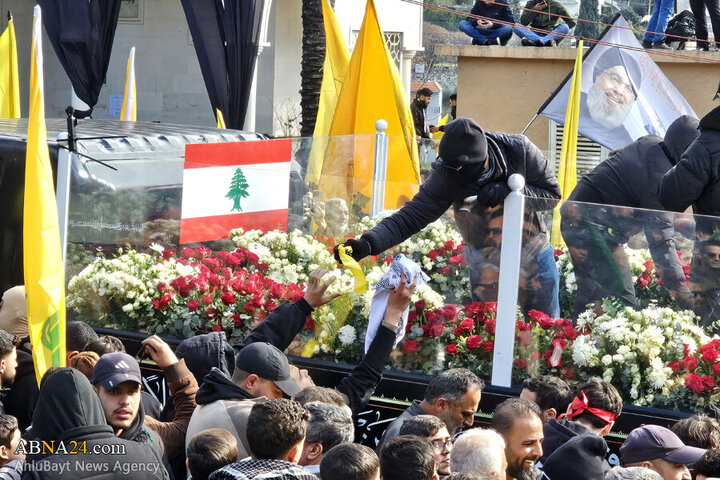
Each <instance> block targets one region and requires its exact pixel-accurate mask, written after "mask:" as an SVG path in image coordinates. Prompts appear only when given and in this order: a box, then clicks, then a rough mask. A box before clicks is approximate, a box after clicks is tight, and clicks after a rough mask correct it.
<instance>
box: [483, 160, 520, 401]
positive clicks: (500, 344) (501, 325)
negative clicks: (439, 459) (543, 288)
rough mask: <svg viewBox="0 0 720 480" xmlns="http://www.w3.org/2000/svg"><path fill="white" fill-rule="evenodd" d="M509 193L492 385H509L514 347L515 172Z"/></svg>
mask: <svg viewBox="0 0 720 480" xmlns="http://www.w3.org/2000/svg"><path fill="white" fill-rule="evenodd" d="M507 183H508V186H509V187H510V190H511V192H510V194H509V195H508V196H507V198H506V199H505V204H504V208H503V211H504V213H503V227H502V243H501V247H500V279H499V280H498V282H499V284H500V288H499V289H498V304H497V319H496V326H495V351H494V352H493V368H492V379H491V382H492V384H493V385H497V386H501V387H509V386H510V383H511V381H512V366H513V356H514V349H515V321H516V313H515V312H516V311H517V299H518V284H519V277H520V260H521V254H522V231H523V217H524V213H525V197H524V196H523V194H522V190H523V188H524V187H525V179H524V178H523V177H522V175H519V174H517V173H515V174H513V175H511V176H510V178H509V179H508V182H507Z"/></svg>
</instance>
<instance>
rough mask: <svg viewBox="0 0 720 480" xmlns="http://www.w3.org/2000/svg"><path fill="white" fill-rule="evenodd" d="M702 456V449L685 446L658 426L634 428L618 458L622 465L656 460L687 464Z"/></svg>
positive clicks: (665, 429)
mask: <svg viewBox="0 0 720 480" xmlns="http://www.w3.org/2000/svg"><path fill="white" fill-rule="evenodd" d="M704 454H705V450H704V449H702V448H695V447H689V446H687V445H685V444H684V443H683V442H682V440H680V438H679V437H678V436H677V435H675V434H674V433H673V432H672V431H671V430H668V429H667V428H665V427H661V426H659V425H643V426H642V427H639V428H636V429H635V430H633V431H632V432H630V435H628V437H627V440H625V443H624V444H623V446H622V447H620V457H621V458H622V461H623V463H624V464H629V463H637V462H642V461H645V460H655V459H658V458H659V459H662V460H667V461H668V462H673V463H682V464H688V463H692V462H695V461H697V460H700V457H702V456H703V455H704Z"/></svg>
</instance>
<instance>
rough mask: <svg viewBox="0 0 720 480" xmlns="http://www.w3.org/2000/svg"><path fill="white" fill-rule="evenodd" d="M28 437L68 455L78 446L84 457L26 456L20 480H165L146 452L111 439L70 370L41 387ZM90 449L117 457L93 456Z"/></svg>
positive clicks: (86, 385) (92, 398)
mask: <svg viewBox="0 0 720 480" xmlns="http://www.w3.org/2000/svg"><path fill="white" fill-rule="evenodd" d="M32 434H33V438H34V439H38V440H42V441H45V442H50V441H55V442H60V441H62V442H65V446H66V447H67V448H68V449H70V448H71V447H73V446H80V445H82V446H83V447H84V448H86V449H87V453H85V454H77V455H71V454H69V453H68V454H65V453H55V454H52V455H47V456H44V457H39V456H32V455H29V456H28V457H27V463H28V465H26V471H25V473H24V474H23V477H22V478H23V479H43V480H46V479H47V480H49V479H60V478H62V479H63V480H65V479H71V480H74V479H101V480H114V479H125V478H128V476H130V475H132V477H133V479H134V480H145V479H147V480H157V479H167V478H168V474H167V472H166V470H165V468H164V467H163V465H162V462H161V461H160V457H159V456H158V455H157V453H156V452H155V450H154V449H153V448H152V447H150V446H149V445H147V444H145V443H137V442H133V441H129V440H125V439H122V438H116V437H115V435H114V434H113V429H112V427H110V426H109V425H108V424H107V423H106V421H105V413H104V411H103V408H102V405H101V404H100V399H99V398H98V396H97V394H96V393H95V391H94V390H93V387H92V385H90V382H89V381H88V379H87V378H86V377H85V376H84V375H83V374H82V373H81V372H80V371H78V370H75V369H72V368H64V369H62V370H59V371H57V372H55V373H53V374H52V375H50V377H48V378H47V379H46V380H45V382H44V383H43V386H42V389H41V390H40V396H39V398H38V403H37V406H36V408H35V413H34V415H33V428H32ZM69 442H76V443H72V444H71V443H69ZM95 448H103V449H104V451H105V452H107V449H115V450H117V451H118V452H122V453H121V454H107V453H106V454H95V453H94V452H93V449H95ZM132 467H135V469H134V470H133V469H132Z"/></svg>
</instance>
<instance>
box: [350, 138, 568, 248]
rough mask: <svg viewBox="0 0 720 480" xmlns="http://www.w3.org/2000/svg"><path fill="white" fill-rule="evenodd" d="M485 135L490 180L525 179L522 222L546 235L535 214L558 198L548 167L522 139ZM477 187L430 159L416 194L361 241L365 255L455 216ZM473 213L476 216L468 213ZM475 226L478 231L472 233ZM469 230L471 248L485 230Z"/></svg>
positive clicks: (465, 233)
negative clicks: (366, 250) (450, 210)
mask: <svg viewBox="0 0 720 480" xmlns="http://www.w3.org/2000/svg"><path fill="white" fill-rule="evenodd" d="M485 136H486V137H487V139H488V151H489V152H490V155H491V160H493V162H494V168H495V173H494V176H493V178H492V181H499V182H506V181H507V179H508V177H509V176H510V175H512V174H513V173H519V174H520V175H522V176H523V177H525V188H524V190H523V194H524V195H525V196H526V197H527V199H526V204H525V208H526V211H528V210H529V211H531V212H532V213H531V214H530V216H529V217H530V218H529V219H528V220H529V222H530V223H532V224H533V225H534V231H535V235H536V236H538V237H542V236H544V237H546V235H545V234H546V231H547V230H546V228H545V224H544V223H543V222H542V220H541V219H540V217H539V216H538V215H537V213H536V211H538V210H549V209H552V208H553V207H554V206H555V204H556V203H557V200H558V199H559V198H560V185H559V184H558V181H557V178H555V174H554V172H553V166H552V164H551V163H550V162H549V161H548V160H547V158H545V156H544V155H543V154H542V153H541V152H540V150H538V148H537V147H536V146H535V145H534V144H533V143H532V142H531V141H530V140H528V138H527V137H526V136H525V135H517V134H508V133H500V132H486V133H485ZM483 186H484V184H478V183H477V179H476V178H467V176H463V173H462V170H461V171H460V174H458V173H455V172H454V171H452V170H450V171H448V170H447V169H445V168H444V167H443V164H442V162H441V161H436V162H435V163H434V164H433V170H432V172H431V174H430V177H429V178H428V179H427V181H426V182H425V183H423V184H422V185H420V191H419V192H418V193H417V195H415V196H414V197H413V199H412V200H411V201H409V202H408V203H406V204H405V206H403V207H402V208H401V209H400V210H399V211H397V212H395V213H394V214H393V215H391V216H389V217H387V218H385V219H383V221H381V222H380V223H379V224H377V225H376V226H375V227H373V228H372V229H371V230H368V231H367V232H365V233H364V234H363V236H362V237H361V238H362V239H363V240H366V241H367V242H368V243H369V244H370V254H371V255H379V254H380V253H382V252H383V251H384V250H386V249H388V248H390V247H392V246H394V245H397V244H398V243H400V242H402V241H404V240H406V239H407V238H409V237H411V236H412V235H414V234H416V233H417V232H419V231H420V230H422V229H423V228H425V226H427V225H428V224H429V223H431V222H433V221H435V220H437V219H438V218H440V216H441V215H442V214H443V213H445V211H446V210H447V209H448V208H449V207H450V206H451V205H452V206H454V208H455V210H456V213H457V211H458V210H459V209H460V208H461V207H462V206H463V199H465V198H466V197H469V196H472V195H477V193H478V189H482V188H483ZM473 213H478V214H479V213H481V212H479V211H478V212H476V211H475V210H473ZM456 218H457V215H456ZM475 227H477V228H479V229H480V231H478V232H476V233H472V228H475ZM475 227H468V228H463V227H461V228H460V230H461V233H463V237H464V240H465V242H466V243H469V244H473V245H474V244H475V243H476V241H477V239H478V238H480V239H482V238H485V237H486V236H487V235H486V234H485V232H483V231H482V229H484V228H487V222H486V221H482V222H477V223H476V225H475ZM468 237H471V238H468ZM541 243H542V244H543V245H546V244H547V239H546V238H543V239H542V242H541Z"/></svg>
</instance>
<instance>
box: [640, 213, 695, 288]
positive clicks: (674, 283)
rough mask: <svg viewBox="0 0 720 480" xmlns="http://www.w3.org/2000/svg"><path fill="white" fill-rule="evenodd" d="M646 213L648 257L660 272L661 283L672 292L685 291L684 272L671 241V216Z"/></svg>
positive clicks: (673, 231)
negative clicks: (647, 216)
mask: <svg viewBox="0 0 720 480" xmlns="http://www.w3.org/2000/svg"><path fill="white" fill-rule="evenodd" d="M647 213H648V214H649V218H647V221H646V222H644V224H645V238H647V242H648V248H649V249H650V255H651V256H652V259H653V261H654V262H655V264H656V265H657V267H658V269H659V270H660V275H661V278H662V280H663V283H664V284H665V286H666V287H667V288H668V289H669V290H672V291H678V290H683V289H687V287H686V286H685V272H683V269H682V265H681V264H680V258H679V257H678V255H677V249H676V247H675V241H674V240H673V237H674V234H675V228H674V227H673V222H672V220H673V218H672V214H668V213H661V212H653V211H649V212H647Z"/></svg>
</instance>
